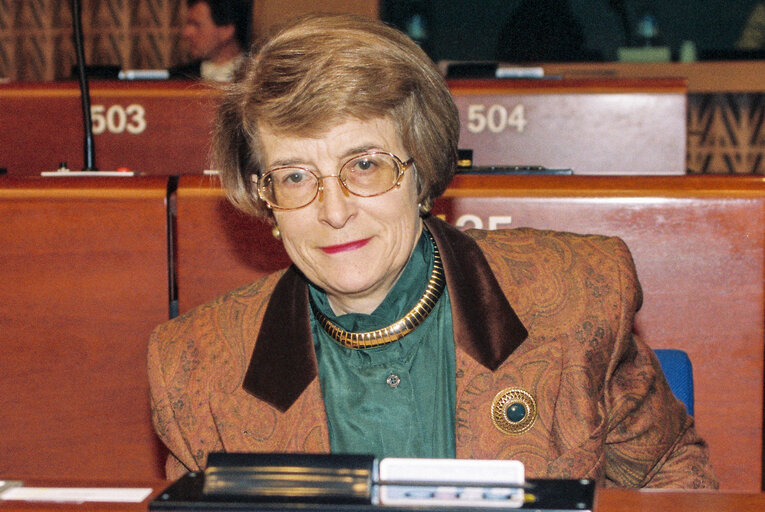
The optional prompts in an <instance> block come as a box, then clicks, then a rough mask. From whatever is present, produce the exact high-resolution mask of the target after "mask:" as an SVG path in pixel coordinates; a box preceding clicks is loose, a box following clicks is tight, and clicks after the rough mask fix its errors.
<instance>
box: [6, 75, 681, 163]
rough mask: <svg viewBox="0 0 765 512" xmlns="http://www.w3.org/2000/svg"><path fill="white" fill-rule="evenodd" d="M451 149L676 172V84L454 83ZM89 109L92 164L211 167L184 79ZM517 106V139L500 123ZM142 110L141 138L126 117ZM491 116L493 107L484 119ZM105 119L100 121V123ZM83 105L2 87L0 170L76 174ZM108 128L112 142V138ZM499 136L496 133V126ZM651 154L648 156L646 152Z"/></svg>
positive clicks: (94, 100) (203, 108)
mask: <svg viewBox="0 0 765 512" xmlns="http://www.w3.org/2000/svg"><path fill="white" fill-rule="evenodd" d="M450 87H451V88H452V92H453V94H454V98H455V101H456V103H457V105H458V108H459V109H460V118H461V121H462V132H461V140H460V147H462V148H466V149H473V151H474V159H475V163H476V165H543V166H546V167H550V168H572V169H574V172H575V173H577V174H683V173H685V157H686V96H685V82H684V81H683V80H681V79H661V80H647V79H599V80H587V79H565V80H561V79H554V80H512V81H508V80H493V81H486V80H484V81H475V80H455V81H451V82H450ZM90 93H91V105H92V107H93V108H96V109H99V108H100V109H101V112H100V114H98V113H97V114H95V115H94V118H93V126H94V127H97V126H99V125H102V126H103V125H104V122H105V121H109V123H106V126H107V127H106V129H105V131H104V132H103V133H100V134H96V135H95V136H94V141H95V156H96V166H97V167H98V168H99V169H102V170H115V169H117V168H120V167H127V168H129V169H130V170H132V171H135V172H137V173H142V174H154V175H156V174H163V175H166V174H181V173H192V174H199V173H201V171H202V170H204V169H206V168H207V165H208V149H209V142H210V140H209V139H210V137H209V134H210V128H211V123H212V119H213V115H214V111H215V105H216V98H217V95H218V93H217V91H216V90H214V89H211V88H210V87H208V86H205V85H203V84H201V83H196V82H186V81H166V82H119V81H94V82H92V83H91V85H90ZM519 104H520V105H523V106H524V108H525V112H524V119H525V120H526V121H527V122H526V124H525V125H524V128H523V131H522V132H518V131H517V130H515V129H513V127H512V126H503V127H502V129H501V131H499V132H497V131H496V130H495V131H492V129H490V128H489V127H488V125H491V126H494V125H495V124H496V122H497V120H498V119H500V118H499V117H497V116H498V115H500V116H501V114H498V113H497V111H496V108H497V107H500V106H501V107H502V108H504V109H505V111H506V114H507V113H508V112H512V110H513V109H514V108H515V107H516V106H517V105H519ZM470 105H479V106H481V107H482V108H483V109H484V112H483V116H484V117H486V118H487V119H488V121H487V123H488V125H487V128H485V129H483V130H482V131H481V132H480V133H471V132H470V130H469V129H468V127H469V126H471V123H472V122H473V121H472V119H473V118H472V117H471V115H470V113H469V109H470ZM136 106H138V107H140V108H142V109H143V112H144V114H143V119H144V120H145V129H143V130H141V131H140V133H132V132H131V130H132V131H133V132H136V131H138V130H139V120H138V118H137V114H136V113H135V112H134V111H130V110H129V108H131V107H132V108H135V107H136ZM492 109H494V110H492ZM99 118H102V119H103V120H104V122H102V121H100V120H99ZM81 119H82V108H81V105H80V96H79V88H78V86H77V84H76V83H74V82H59V83H42V84H40V83H34V84H33V83H17V84H5V85H0V126H2V127H3V137H2V138H0V167H4V168H6V169H8V173H9V174H11V175H39V174H40V172H42V171H52V170H54V169H55V168H56V167H57V166H58V164H59V162H62V161H65V162H67V164H68V166H69V168H70V169H72V170H80V169H81V168H82V167H83V149H82V147H83V128H82V120H81ZM109 126H111V128H116V129H118V130H119V133H113V132H110V130H109ZM495 128H496V127H495ZM649 148H650V149H649Z"/></svg>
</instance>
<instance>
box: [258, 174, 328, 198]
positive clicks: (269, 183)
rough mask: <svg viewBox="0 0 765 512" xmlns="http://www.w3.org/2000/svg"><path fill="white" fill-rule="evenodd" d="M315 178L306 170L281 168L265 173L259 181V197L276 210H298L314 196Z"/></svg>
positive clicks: (316, 185) (316, 183)
mask: <svg viewBox="0 0 765 512" xmlns="http://www.w3.org/2000/svg"><path fill="white" fill-rule="evenodd" d="M318 183H319V182H318V181H317V179H316V176H314V175H313V174H311V173H310V172H309V171H307V170H306V169H300V168H298V167H282V168H280V169H274V170H273V171H270V172H268V173H266V174H265V175H264V176H263V179H262V180H261V181H260V186H259V187H258V188H259V190H260V195H261V197H262V198H263V199H265V200H266V201H268V202H269V203H270V204H271V205H272V206H276V207H278V208H300V207H301V206H305V205H307V204H308V203H310V202H311V201H313V198H314V197H315V196H316V191H317V190H318V188H319V187H318Z"/></svg>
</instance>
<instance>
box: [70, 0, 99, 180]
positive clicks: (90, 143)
mask: <svg viewBox="0 0 765 512" xmlns="http://www.w3.org/2000/svg"><path fill="white" fill-rule="evenodd" d="M72 18H74V47H75V50H76V51H77V70H78V76H79V80H80V99H81V102H82V119H83V123H84V124H85V141H84V145H83V153H84V160H83V162H84V167H83V169H82V170H83V171H97V170H98V168H97V167H96V147H95V143H94V140H93V125H92V123H91V119H90V89H89V88H88V77H87V74H86V73H85V50H84V48H83V46H84V45H83V43H82V6H81V4H80V1H79V0H72Z"/></svg>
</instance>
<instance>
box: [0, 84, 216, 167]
mask: <svg viewBox="0 0 765 512" xmlns="http://www.w3.org/2000/svg"><path fill="white" fill-rule="evenodd" d="M217 94H218V93H217V92H216V91H215V90H213V89H211V88H209V87H208V86H205V85H203V84H201V83H197V82H192V81H167V82H118V81H93V82H91V84H90V96H91V107H92V108H102V109H103V113H102V114H99V117H100V115H103V119H104V123H106V121H107V118H110V119H108V120H109V121H110V125H111V127H112V128H115V129H117V130H120V129H121V130H120V131H117V132H115V131H114V130H113V131H109V129H108V125H106V128H105V130H104V132H103V133H101V134H96V135H94V137H93V138H94V145H95V156H96V167H98V169H101V170H110V171H113V170H115V169H117V168H120V167H127V168H129V169H130V170H131V171H134V172H136V173H141V174H154V175H156V174H161V175H168V174H180V173H183V172H191V173H201V172H202V171H203V170H204V169H206V168H207V161H208V158H207V156H208V149H209V133H210V127H211V126H212V120H213V115H214V112H215V104H216V97H217ZM131 105H132V106H138V107H140V108H142V109H143V112H144V114H143V119H144V121H145V128H144V129H143V130H141V129H140V128H141V126H142V123H141V121H140V118H139V117H138V116H139V115H140V114H139V113H137V112H136V111H134V110H129V108H130V107H131ZM133 108H136V107H133ZM110 111H111V113H110ZM123 116H124V117H123ZM98 124H101V121H99V120H97V119H96V117H95V116H94V118H93V126H94V128H95V127H97V125H98ZM0 126H2V127H3V135H2V137H0V167H4V168H6V169H7V170H8V174H10V175H25V176H26V175H32V176H39V175H40V172H42V171H53V170H55V169H56V168H57V167H58V165H59V163H60V162H66V163H67V165H68V166H69V168H70V169H71V170H74V171H79V170H81V169H82V167H83V165H84V157H83V122H82V106H81V104H80V91H79V87H78V85H77V83H75V82H57V83H19V84H6V85H0ZM131 130H132V132H131ZM133 132H137V133H133Z"/></svg>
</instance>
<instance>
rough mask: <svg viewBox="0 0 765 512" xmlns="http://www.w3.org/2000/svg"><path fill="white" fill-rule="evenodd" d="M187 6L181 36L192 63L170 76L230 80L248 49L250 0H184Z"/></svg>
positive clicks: (175, 68) (175, 69)
mask: <svg viewBox="0 0 765 512" xmlns="http://www.w3.org/2000/svg"><path fill="white" fill-rule="evenodd" d="M186 6H187V11H186V23H185V24H184V27H183V31H182V35H183V38H184V40H185V41H186V44H187V45H188V51H189V56H190V57H191V58H192V59H193V60H192V61H191V62H189V63H186V64H182V65H180V66H176V67H174V68H172V69H171V70H170V73H171V75H172V76H175V77H183V78H202V79H205V80H214V81H218V82H225V81H228V80H231V78H232V76H233V74H234V71H235V70H236V68H237V67H238V66H239V63H240V62H241V60H242V57H243V56H244V54H245V52H246V50H247V49H248V47H249V42H250V26H251V17H252V0H186Z"/></svg>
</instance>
